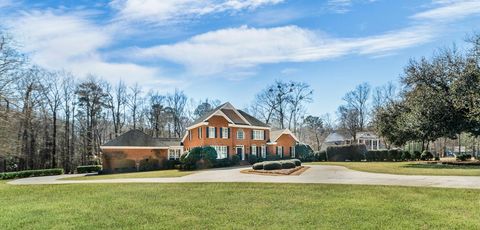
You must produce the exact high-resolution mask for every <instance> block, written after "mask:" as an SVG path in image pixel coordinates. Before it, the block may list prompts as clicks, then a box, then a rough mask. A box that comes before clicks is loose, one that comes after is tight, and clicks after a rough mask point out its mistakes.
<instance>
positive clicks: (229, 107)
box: [220, 102, 252, 125]
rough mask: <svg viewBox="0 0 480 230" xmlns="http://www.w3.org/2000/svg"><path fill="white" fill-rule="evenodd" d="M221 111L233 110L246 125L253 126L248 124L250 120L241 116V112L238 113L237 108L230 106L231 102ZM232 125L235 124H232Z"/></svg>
mask: <svg viewBox="0 0 480 230" xmlns="http://www.w3.org/2000/svg"><path fill="white" fill-rule="evenodd" d="M220 109H231V110H233V112H235V113H236V114H237V115H238V117H240V119H242V120H243V121H244V122H245V123H247V124H248V125H252V124H251V123H250V122H248V120H247V119H246V118H245V117H244V116H242V114H240V112H238V110H237V108H235V107H234V106H233V105H232V104H230V102H227V103H225V105H223V106H222V108H220ZM232 123H234V124H235V122H232Z"/></svg>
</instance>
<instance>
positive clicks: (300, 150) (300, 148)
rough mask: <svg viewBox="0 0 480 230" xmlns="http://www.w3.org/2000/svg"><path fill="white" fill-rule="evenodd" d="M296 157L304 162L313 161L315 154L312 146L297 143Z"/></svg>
mask: <svg viewBox="0 0 480 230" xmlns="http://www.w3.org/2000/svg"><path fill="white" fill-rule="evenodd" d="M295 158H297V159H300V160H301V161H303V162H311V161H314V160H315V154H314V153H313V149H312V147H310V145H306V144H298V145H295Z"/></svg>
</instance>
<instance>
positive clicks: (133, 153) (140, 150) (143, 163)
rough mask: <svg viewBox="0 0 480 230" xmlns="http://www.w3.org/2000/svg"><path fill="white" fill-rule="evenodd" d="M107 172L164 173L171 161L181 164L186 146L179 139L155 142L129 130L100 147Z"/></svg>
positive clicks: (139, 132)
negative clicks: (180, 160)
mask: <svg viewBox="0 0 480 230" xmlns="http://www.w3.org/2000/svg"><path fill="white" fill-rule="evenodd" d="M100 149H101V151H102V165H103V170H104V171H105V172H110V173H114V172H131V171H146V170H153V169H162V168H165V167H166V164H167V161H168V160H178V159H179V158H180V156H181V154H183V146H181V143H180V139H177V138H153V137H151V136H149V135H147V134H145V133H144V132H142V131H140V130H130V131H128V132H126V133H124V134H122V135H121V136H119V137H117V138H115V139H113V140H111V141H109V142H107V143H106V144H104V145H102V146H101V147H100Z"/></svg>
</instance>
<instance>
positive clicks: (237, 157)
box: [230, 154, 240, 165]
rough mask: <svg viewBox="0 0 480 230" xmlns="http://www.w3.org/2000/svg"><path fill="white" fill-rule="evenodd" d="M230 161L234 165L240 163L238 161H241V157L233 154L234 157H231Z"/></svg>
mask: <svg viewBox="0 0 480 230" xmlns="http://www.w3.org/2000/svg"><path fill="white" fill-rule="evenodd" d="M230 163H231V164H232V165H238V163H240V157H239V156H238V155H236V154H234V155H232V158H231V159H230Z"/></svg>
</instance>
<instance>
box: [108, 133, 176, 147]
mask: <svg viewBox="0 0 480 230" xmlns="http://www.w3.org/2000/svg"><path fill="white" fill-rule="evenodd" d="M125 146H128V147H169V146H180V139H178V138H154V137H151V136H149V135H147V134H145V133H144V132H142V131H140V130H130V131H128V132H126V133H124V134H122V135H120V136H118V137H117V138H115V139H113V140H111V141H109V142H107V143H105V144H103V145H102V147H125Z"/></svg>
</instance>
